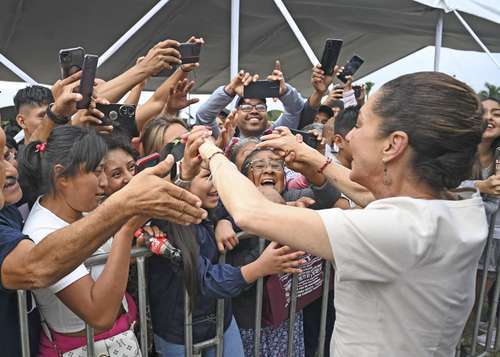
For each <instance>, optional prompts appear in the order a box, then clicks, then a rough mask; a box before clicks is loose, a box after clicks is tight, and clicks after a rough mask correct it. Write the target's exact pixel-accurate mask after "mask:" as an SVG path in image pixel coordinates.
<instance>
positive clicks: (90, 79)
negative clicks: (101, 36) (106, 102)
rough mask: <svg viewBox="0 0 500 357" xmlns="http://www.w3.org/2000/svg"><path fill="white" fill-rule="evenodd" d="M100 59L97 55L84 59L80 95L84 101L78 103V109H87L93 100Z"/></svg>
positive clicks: (87, 56)
mask: <svg viewBox="0 0 500 357" xmlns="http://www.w3.org/2000/svg"><path fill="white" fill-rule="evenodd" d="M98 59H99V57H97V56H95V55H85V57H84V59H83V68H82V78H81V79H80V91H79V92H80V94H81V95H82V96H83V98H82V100H80V101H79V102H77V103H76V108H77V109H87V108H88V107H89V105H90V101H91V99H92V92H93V90H94V80H95V74H96V71H97V60H98Z"/></svg>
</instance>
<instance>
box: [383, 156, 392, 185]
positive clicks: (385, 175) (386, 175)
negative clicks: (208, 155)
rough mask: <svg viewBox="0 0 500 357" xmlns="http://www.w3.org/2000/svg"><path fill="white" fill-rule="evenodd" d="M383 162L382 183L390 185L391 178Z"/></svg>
mask: <svg viewBox="0 0 500 357" xmlns="http://www.w3.org/2000/svg"><path fill="white" fill-rule="evenodd" d="M383 164H384V185H386V186H390V185H391V184H392V180H391V178H390V177H389V175H388V174H387V164H386V163H385V162H383Z"/></svg>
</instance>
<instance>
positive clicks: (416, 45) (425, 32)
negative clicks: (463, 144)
mask: <svg viewBox="0 0 500 357" xmlns="http://www.w3.org/2000/svg"><path fill="white" fill-rule="evenodd" d="M418 1H419V2H415V1H411V0H384V1H374V0H335V1H332V0H288V1H286V2H285V5H286V6H287V8H288V10H289V11H290V13H291V14H292V16H293V17H294V19H295V21H296V22H297V25H298V26H299V28H300V29H301V30H302V33H303V34H304V36H305V38H306V39H307V40H308V42H309V44H310V46H311V47H312V49H313V50H314V52H315V53H316V55H317V56H318V57H320V56H321V51H322V49H323V44H324V40H325V39H326V38H342V39H343V40H344V46H343V48H342V53H341V57H340V60H339V63H344V62H345V61H346V60H347V59H348V58H350V57H351V56H352V54H354V53H357V54H359V55H360V56H361V57H363V58H364V59H365V64H364V65H363V67H362V68H361V70H360V71H359V72H358V77H362V76H363V75H366V74H368V73H371V72H372V71H375V70H377V69H379V68H381V67H383V66H385V65H387V64H389V63H392V62H394V61H396V60H398V59H400V58H402V57H404V56H406V55H408V54H410V53H413V52H415V51H416V50H418V49H420V48H422V47H425V46H428V45H432V44H433V43H434V35H435V24H436V21H437V16H438V11H439V10H437V9H435V8H433V7H429V6H426V5H424V4H421V3H426V4H427V5H431V6H438V7H442V6H444V5H443V3H442V1H441V0H418ZM458 2H460V1H459V0H447V3H458ZM462 2H464V3H474V4H475V5H477V6H476V7H474V6H472V5H471V6H469V8H467V9H466V10H467V11H466V13H465V14H464V13H462V15H463V16H464V18H465V19H466V21H467V22H468V23H469V24H470V26H471V27H472V28H473V29H474V30H475V31H476V32H477V34H478V36H479V37H480V38H481V39H482V40H483V41H484V43H485V44H486V46H488V47H489V48H490V50H492V51H500V37H499V36H498V33H499V30H500V25H499V24H498V23H495V22H494V21H496V20H498V19H500V16H497V15H498V11H499V10H496V9H493V5H492V6H491V8H490V9H489V10H491V14H490V13H489V12H488V8H487V6H486V5H487V3H488V2H487V1H486V0H481V1H480V0H474V1H467V2H465V1H462ZM155 4H156V1H155V0H141V1H125V0H107V1H97V0H87V1H86V2H84V3H81V5H79V4H78V2H68V1H63V0H54V1H50V2H46V1H33V2H29V3H25V2H23V1H19V0H3V1H2V4H1V5H0V10H1V11H0V45H1V51H0V53H2V54H3V55H5V56H6V57H7V58H9V59H10V60H11V61H12V62H14V63H16V64H17V65H18V66H19V67H20V68H21V69H22V70H24V71H25V72H26V73H28V74H29V75H30V76H32V77H33V78H34V79H35V80H37V81H39V82H42V83H53V82H54V81H55V80H56V79H57V77H58V75H59V68H58V64H57V54H58V51H59V49H60V48H67V47H74V46H79V45H81V46H83V47H84V48H85V49H86V51H87V53H94V54H102V53H104V51H105V50H107V49H108V48H109V47H110V46H111V44H113V43H114V42H115V41H116V40H117V39H118V38H119V37H120V36H121V35H122V34H123V33H125V32H126V31H127V30H128V29H129V28H130V27H131V26H132V25H134V24H135V23H136V22H137V21H138V20H139V19H140V18H141V17H142V16H143V15H144V14H145V13H146V12H147V11H148V10H149V9H151V8H152V7H153V6H154V5H155ZM479 5H481V6H479ZM483 5H484V6H483ZM478 9H480V10H481V11H485V12H486V15H488V14H489V15H488V16H486V15H485V16H483V17H481V16H482V15H484V13H483V14H482V13H481V12H480V11H479V10H478ZM495 11H496V12H495ZM230 12H231V9H230V1H229V0H204V1H195V0H170V2H169V3H168V4H167V5H166V6H165V7H164V8H163V9H162V10H160V12H159V13H157V14H156V15H155V16H154V17H153V18H152V19H151V20H150V21H149V22H148V23H147V24H146V25H145V26H144V27H143V28H142V29H141V30H140V31H139V32H138V33H136V34H135V35H134V36H133V37H132V38H131V39H130V40H129V41H128V42H127V43H125V44H124V45H123V47H121V48H120V49H119V50H118V51H117V52H116V53H115V54H114V55H113V56H112V57H111V58H110V59H109V60H108V61H107V62H106V63H104V64H103V65H102V66H101V67H100V68H99V71H98V76H99V77H101V78H104V79H110V78H112V77H113V76H115V75H117V74H119V73H120V72H122V71H124V70H125V69H127V68H129V67H130V66H132V65H133V64H134V63H135V60H136V58H137V57H139V56H141V55H144V54H145V53H146V52H147V50H148V49H149V48H150V47H152V46H153V45H154V44H155V43H157V42H159V41H161V40H163V39H165V38H175V39H178V40H181V41H182V40H184V39H186V38H188V37H189V35H191V34H195V35H197V36H202V37H204V39H205V41H206V45H205V46H204V48H203V50H202V54H201V56H202V63H201V67H200V69H198V70H197V71H196V73H194V79H195V80H196V82H197V84H196V88H195V91H196V92H198V93H208V92H211V91H212V90H213V89H214V88H216V87H217V86H219V85H222V84H224V83H227V81H228V80H229V52H230V15H231V14H230ZM495 16H496V17H495ZM486 18H487V19H486ZM499 21H500V20H499ZM443 46H445V47H450V48H456V49H463V50H480V48H479V46H478V45H477V44H476V43H475V42H474V41H473V40H472V38H471V37H470V36H469V34H468V33H467V32H466V31H465V29H464V28H463V27H462V25H461V24H460V23H459V22H458V20H457V19H456V18H455V17H454V15H453V14H452V13H448V14H446V15H445V17H444V37H443ZM239 56H240V57H239V67H240V68H243V69H245V70H248V71H251V72H256V73H260V74H261V76H264V75H266V74H268V73H269V72H270V71H271V70H272V67H273V63H274V60H275V59H280V60H281V62H282V67H283V69H284V72H285V76H286V78H287V80H288V81H290V82H291V83H292V85H294V86H296V87H297V88H299V89H301V90H303V91H304V94H308V93H307V90H306V89H307V88H308V87H309V77H310V69H311V63H310V62H309V61H308V59H307V57H306V55H305V53H304V51H303V50H302V48H301V46H300V45H299V43H298V41H297V39H296V38H295V36H294V35H293V33H292V31H291V30H290V28H289V26H288V24H287V23H286V21H285V19H284V18H283V16H282V15H281V13H280V12H279V10H278V8H277V7H276V6H275V4H274V2H273V1H270V0H267V1H264V0H255V1H242V2H241V17H240V51H239ZM0 80H18V78H17V77H16V76H15V75H14V74H13V73H12V72H10V71H9V70H8V69H7V68H5V67H4V66H3V65H0ZM158 81H159V80H158V79H155V80H150V81H149V83H148V88H149V89H151V88H154V87H155V86H156V85H157V84H158Z"/></svg>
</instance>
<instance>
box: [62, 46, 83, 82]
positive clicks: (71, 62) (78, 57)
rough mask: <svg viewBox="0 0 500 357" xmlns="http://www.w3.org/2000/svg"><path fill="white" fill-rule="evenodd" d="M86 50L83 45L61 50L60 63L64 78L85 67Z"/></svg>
mask: <svg viewBox="0 0 500 357" xmlns="http://www.w3.org/2000/svg"><path fill="white" fill-rule="evenodd" d="M84 56H85V50H84V49H83V47H75V48H64V49H62V50H60V51H59V65H60V66H61V77H62V79H64V78H67V77H69V76H71V75H72V74H74V73H76V72H78V71H80V70H81V69H82V68H83V58H84Z"/></svg>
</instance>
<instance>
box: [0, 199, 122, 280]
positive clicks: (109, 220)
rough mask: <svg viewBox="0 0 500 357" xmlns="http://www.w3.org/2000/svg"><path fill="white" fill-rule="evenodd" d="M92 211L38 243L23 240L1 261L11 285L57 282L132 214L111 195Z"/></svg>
mask: <svg viewBox="0 0 500 357" xmlns="http://www.w3.org/2000/svg"><path fill="white" fill-rule="evenodd" d="M108 200H109V203H108V202H104V203H103V204H102V205H101V206H99V207H98V208H97V209H96V210H95V211H94V212H93V213H92V214H89V215H88V216H85V217H84V218H82V219H80V220H78V221H76V222H75V223H73V224H71V225H69V226H67V227H65V228H62V229H59V230H57V231H55V232H53V233H51V234H49V235H48V236H47V237H46V238H45V239H43V240H42V241H41V242H40V243H39V244H37V245H33V243H31V242H29V241H26V242H21V243H20V244H19V247H18V248H16V249H15V250H14V251H13V253H14V254H11V255H12V257H10V256H9V257H8V259H6V260H5V262H4V264H3V265H2V282H3V284H4V285H5V287H6V288H9V289H25V290H33V289H38V288H44V287H47V286H50V285H52V284H54V283H55V282H56V281H58V280H60V279H61V278H62V277H64V276H65V275H67V274H69V273H70V272H71V271H73V270H75V269H76V267H77V266H78V265H80V264H81V263H82V262H83V261H84V260H85V259H87V258H88V257H89V256H91V255H92V254H93V253H94V252H95V251H96V250H97V249H98V248H99V247H100V246H102V245H103V244H104V242H106V240H107V239H108V238H109V237H111V236H112V235H113V234H114V233H115V232H116V231H117V230H118V229H119V228H120V227H121V226H122V225H123V224H124V223H125V222H126V220H127V219H128V218H129V217H130V216H131V214H128V213H127V210H126V209H123V204H122V203H121V202H111V200H112V198H111V197H110V198H108Z"/></svg>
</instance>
